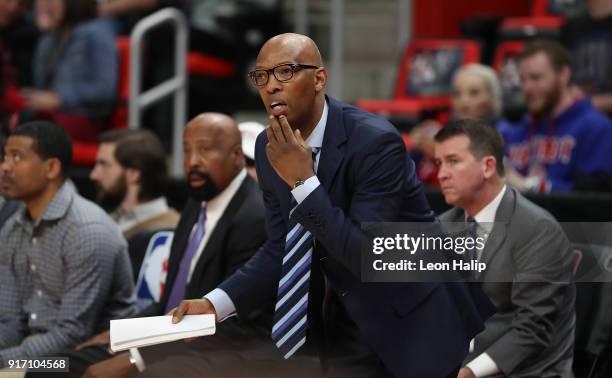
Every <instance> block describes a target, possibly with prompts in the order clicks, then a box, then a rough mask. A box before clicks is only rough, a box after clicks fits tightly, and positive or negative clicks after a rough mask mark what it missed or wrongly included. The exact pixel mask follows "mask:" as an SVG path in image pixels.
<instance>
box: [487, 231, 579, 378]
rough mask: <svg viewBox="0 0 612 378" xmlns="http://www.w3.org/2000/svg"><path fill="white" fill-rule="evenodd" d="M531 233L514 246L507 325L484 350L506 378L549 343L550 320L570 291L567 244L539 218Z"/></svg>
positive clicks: (551, 321)
mask: <svg viewBox="0 0 612 378" xmlns="http://www.w3.org/2000/svg"><path fill="white" fill-rule="evenodd" d="M531 229H532V230H534V232H532V233H531V234H530V235H529V236H528V237H526V238H525V240H526V242H525V243H523V244H521V245H516V246H515V251H514V256H513V259H514V261H515V264H516V269H517V272H516V275H515V277H514V279H513V283H512V292H511V296H512V304H513V306H514V307H515V308H516V309H515V311H514V318H513V319H512V322H511V327H510V329H509V331H508V332H507V333H505V334H504V335H503V336H501V337H500V338H499V339H498V340H496V341H495V342H494V343H493V344H492V345H491V346H489V347H488V348H487V349H486V350H485V353H487V354H488V355H489V356H490V357H491V358H492V359H493V360H494V361H495V363H496V364H497V365H498V367H499V368H500V370H501V371H502V372H503V373H504V374H505V375H507V376H511V375H512V374H513V372H515V371H516V370H517V369H520V368H522V367H523V365H524V364H525V363H529V361H534V358H536V357H537V356H538V354H539V353H540V352H541V351H542V349H544V348H546V347H548V346H549V345H550V344H551V342H552V339H553V332H556V331H558V330H555V329H553V326H554V322H555V320H556V318H557V317H559V316H560V313H561V312H562V311H566V310H567V309H566V308H565V307H566V306H567V305H568V304H567V303H566V301H565V299H566V298H567V296H568V295H571V293H570V292H571V290H573V282H571V275H572V273H571V254H570V248H569V242H568V241H567V238H566V237H565V235H564V234H563V231H562V230H561V228H560V226H559V225H558V224H556V222H555V221H554V220H551V219H541V220H540V221H538V222H537V224H536V225H534V226H533V227H531ZM568 282H569V283H568ZM571 305H572V308H573V303H572V304H571ZM485 332H486V331H485Z"/></svg>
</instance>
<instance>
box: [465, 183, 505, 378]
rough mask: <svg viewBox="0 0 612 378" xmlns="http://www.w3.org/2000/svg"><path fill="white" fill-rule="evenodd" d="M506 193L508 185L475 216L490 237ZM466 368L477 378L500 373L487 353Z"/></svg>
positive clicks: (472, 344) (471, 349)
mask: <svg viewBox="0 0 612 378" xmlns="http://www.w3.org/2000/svg"><path fill="white" fill-rule="evenodd" d="M504 193H506V185H504V186H503V187H502V188H501V190H500V191H499V193H498V194H497V196H495V198H493V201H491V202H489V203H488V204H487V206H485V207H483V208H482V210H480V211H479V212H478V214H476V215H475V216H474V219H475V220H476V222H477V223H478V227H479V228H480V227H482V228H483V229H484V230H485V231H486V235H489V234H490V233H491V230H492V229H493V222H495V215H496V214H497V209H498V208H499V204H500V203H501V200H502V198H504ZM479 255H480V253H479ZM473 350H474V340H473V339H472V341H471V342H470V352H471V351H473ZM466 366H467V367H468V368H470V370H471V371H472V372H473V373H474V375H475V376H476V377H477V378H481V377H486V376H488V375H493V374H497V373H499V367H498V366H497V364H496V363H495V361H493V359H492V358H491V356H489V355H488V354H487V353H481V354H480V355H478V356H477V357H476V358H474V359H473V360H472V361H470V362H468V363H467V364H466Z"/></svg>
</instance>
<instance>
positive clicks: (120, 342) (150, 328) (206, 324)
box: [110, 315, 216, 352]
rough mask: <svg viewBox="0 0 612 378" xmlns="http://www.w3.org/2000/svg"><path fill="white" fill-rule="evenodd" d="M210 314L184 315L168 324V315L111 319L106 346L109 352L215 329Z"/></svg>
mask: <svg viewBox="0 0 612 378" xmlns="http://www.w3.org/2000/svg"><path fill="white" fill-rule="evenodd" d="M215 328H216V325H215V316H214V315H185V317H184V318H183V320H181V321H180V322H179V323H177V324H172V317H171V316H151V317H148V318H132V319H119V320H111V322H110V342H111V343H110V347H111V350H112V351H113V352H118V351H121V350H126V349H130V348H139V347H144V346H147V345H154V344H161V343H167V342H171V341H176V340H180V339H185V338H189V337H198V336H207V335H213V334H214V333H215Z"/></svg>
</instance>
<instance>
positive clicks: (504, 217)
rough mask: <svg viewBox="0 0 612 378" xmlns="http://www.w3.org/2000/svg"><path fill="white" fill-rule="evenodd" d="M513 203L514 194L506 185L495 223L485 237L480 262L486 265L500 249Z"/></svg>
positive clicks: (514, 201) (510, 216)
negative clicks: (487, 236) (485, 240)
mask: <svg viewBox="0 0 612 378" xmlns="http://www.w3.org/2000/svg"><path fill="white" fill-rule="evenodd" d="M515 203H516V195H515V193H514V190H513V189H512V188H510V187H506V193H504V196H503V198H502V200H501V203H500V204H499V207H498V208H497V213H496V214H495V223H494V225H493V229H492V230H491V235H490V236H489V238H488V239H487V242H486V244H485V248H484V251H483V253H482V262H484V263H486V264H487V265H488V264H489V262H490V261H491V260H492V259H493V257H494V256H495V254H496V253H497V252H498V251H499V250H500V247H501V245H502V244H503V243H504V240H506V235H507V233H508V226H509V224H510V219H512V214H513V213H514V207H515V206H514V205H515ZM485 271H486V270H485Z"/></svg>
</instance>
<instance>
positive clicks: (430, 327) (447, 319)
mask: <svg viewBox="0 0 612 378" xmlns="http://www.w3.org/2000/svg"><path fill="white" fill-rule="evenodd" d="M327 101H328V105H329V114H328V118H327V126H326V129H325V134H324V137H323V146H322V150H321V155H320V158H319V166H318V171H317V177H318V179H319V181H320V182H321V185H320V186H319V187H318V188H317V189H316V190H314V191H313V192H312V193H311V194H310V195H309V196H308V197H307V198H306V199H305V200H304V201H303V202H302V203H301V204H300V205H299V206H298V207H297V208H296V210H295V211H294V213H293V215H292V216H293V217H295V218H296V219H297V221H299V222H300V223H301V224H302V225H303V226H304V227H305V228H306V229H308V230H309V231H310V232H311V233H312V234H313V236H314V237H315V240H316V243H315V250H316V254H317V255H318V256H323V257H324V258H323V259H322V260H321V263H322V268H323V270H324V271H325V274H326V275H327V278H328V283H329V285H330V286H331V288H332V290H334V291H335V293H336V294H337V296H338V298H339V299H340V301H341V302H342V305H343V306H344V307H345V308H346V311H347V312H348V314H349V316H350V317H351V318H352V320H353V321H354V322H355V324H356V325H357V327H358V329H359V332H360V333H361V336H362V339H363V340H364V342H365V343H367V346H368V347H369V348H370V349H371V350H372V351H373V352H374V353H376V354H377V355H378V356H379V357H380V359H381V360H382V361H383V363H384V364H385V366H386V367H387V368H388V369H389V371H390V372H391V373H392V374H393V375H394V376H398V377H399V376H401V377H419V378H422V377H444V376H446V375H447V374H449V373H450V372H451V371H452V370H453V369H456V368H457V367H458V366H459V365H460V364H461V362H462V361H463V359H464V358H465V357H466V355H467V353H468V347H469V342H470V340H471V339H472V338H473V337H474V336H475V335H476V334H477V333H478V332H480V331H481V330H482V329H483V321H484V320H485V319H486V318H487V317H489V316H490V315H491V314H492V313H493V311H494V309H493V308H492V305H491V303H490V302H489V301H488V299H487V298H486V296H484V294H483V293H482V292H481V291H480V290H471V289H470V288H468V287H467V286H465V285H464V284H462V283H456V284H445V283H363V282H361V279H360V277H361V256H360V251H361V241H362V234H361V228H360V223H361V222H377V221H381V222H382V221H385V222H399V221H426V222H431V221H434V220H435V216H434V214H433V212H432V211H431V210H430V209H429V205H428V203H427V200H426V198H425V196H424V194H423V191H422V189H421V184H420V182H419V181H418V179H417V178H416V174H415V168H414V163H413V162H412V161H411V160H410V159H409V157H408V154H407V152H406V149H405V147H404V143H403V141H402V139H401V137H400V135H399V134H398V132H397V131H396V129H395V128H394V127H393V126H392V125H391V124H390V123H388V122H387V121H385V120H383V119H382V118H380V117H377V116H375V115H373V114H370V113H367V112H365V111H363V110H360V109H357V108H355V107H352V106H349V105H346V104H344V103H341V102H338V101H335V100H334V99H331V98H327ZM267 142H268V141H267V136H266V133H261V134H260V135H259V137H258V138H257V144H256V153H255V161H256V165H257V175H258V177H259V179H260V185H261V187H262V189H263V193H264V204H265V207H266V232H267V237H268V240H267V241H266V243H265V244H264V245H263V246H262V248H261V249H260V250H259V251H258V252H257V253H256V254H255V255H254V256H253V257H252V258H251V259H250V260H249V261H248V262H247V263H246V264H245V265H244V266H243V268H241V269H239V270H238V271H237V272H236V273H235V274H234V275H233V276H231V277H230V278H229V279H228V280H226V281H225V282H223V283H222V284H221V285H220V288H221V289H223V290H224V291H225V292H226V293H227V294H228V295H229V296H230V298H231V299H232V301H233V302H234V304H235V306H236V310H237V312H238V315H239V316H240V317H250V316H253V315H255V314H257V313H258V311H259V310H260V309H261V308H262V306H263V305H265V304H269V303H270V302H274V301H275V300H276V291H277V288H278V281H279V276H280V272H281V264H282V255H283V253H284V243H285V235H286V233H287V231H288V230H287V228H288V220H289V211H290V207H291V205H290V201H291V192H290V188H289V186H288V185H287V184H286V183H285V182H284V181H283V180H282V179H281V178H280V177H279V176H278V175H277V174H276V172H275V171H274V169H273V168H272V166H271V165H270V163H269V162H268V159H267V157H266V154H265V146H266V144H267ZM325 257H327V258H325Z"/></svg>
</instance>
